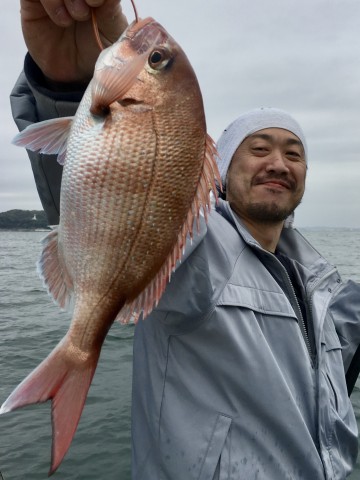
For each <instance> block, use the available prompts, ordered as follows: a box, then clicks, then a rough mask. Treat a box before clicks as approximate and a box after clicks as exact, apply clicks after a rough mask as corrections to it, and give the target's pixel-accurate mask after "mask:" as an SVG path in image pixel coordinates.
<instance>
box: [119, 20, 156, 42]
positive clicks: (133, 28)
mask: <svg viewBox="0 0 360 480" xmlns="http://www.w3.org/2000/svg"><path fill="white" fill-rule="evenodd" d="M151 23H157V22H156V21H155V20H154V19H153V18H152V17H146V18H144V19H141V18H140V19H139V20H138V21H137V22H136V21H134V22H133V23H131V24H130V25H129V27H128V29H127V31H126V37H127V38H130V39H131V38H133V37H134V36H135V35H136V34H137V33H138V32H139V31H140V30H142V29H143V28H144V27H146V26H147V25H150V24H151Z"/></svg>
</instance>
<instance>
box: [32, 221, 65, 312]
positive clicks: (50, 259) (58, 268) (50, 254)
mask: <svg viewBox="0 0 360 480" xmlns="http://www.w3.org/2000/svg"><path fill="white" fill-rule="evenodd" d="M42 243H43V251H42V253H41V256H40V259H39V261H38V263H37V269H38V273H39V275H40V278H41V279H42V281H43V283H44V286H45V288H46V289H47V291H48V292H49V294H50V295H51V296H52V297H53V299H54V301H55V302H56V303H57V304H58V305H59V307H60V308H61V309H63V310H66V309H68V307H69V304H70V300H71V297H72V293H73V282H72V280H71V278H70V276H69V275H68V273H67V271H66V270H65V266H62V265H61V264H60V260H59V255H58V230H57V229H56V228H55V229H54V230H53V231H51V232H50V233H49V234H48V235H47V236H46V237H45V238H44V239H43V241H42Z"/></svg>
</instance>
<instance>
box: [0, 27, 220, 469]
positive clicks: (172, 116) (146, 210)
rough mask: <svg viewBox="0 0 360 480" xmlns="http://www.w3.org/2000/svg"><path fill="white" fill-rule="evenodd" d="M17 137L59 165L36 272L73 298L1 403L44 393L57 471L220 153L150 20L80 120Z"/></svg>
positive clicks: (120, 46) (130, 34)
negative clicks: (103, 365)
mask: <svg viewBox="0 0 360 480" xmlns="http://www.w3.org/2000/svg"><path fill="white" fill-rule="evenodd" d="M15 143H16V144H18V145H22V146H26V147H27V148H28V149H32V150H37V151H41V152H43V153H47V154H49V153H52V154H57V155H58V160H59V161H60V162H61V163H63V164H64V170H63V178H62V189H61V206H60V211H61V215H60V223H59V226H58V228H57V229H55V230H54V231H52V232H51V233H50V234H49V235H48V236H47V237H46V238H45V240H44V249H43V253H42V256H41V259H40V261H39V270H40V274H41V276H42V278H43V280H44V283H45V285H46V287H47V289H48V291H49V292H50V294H51V295H52V297H53V298H54V300H55V301H56V302H57V303H58V305H59V306H60V307H62V308H67V307H68V306H69V304H70V300H71V301H72V304H73V316H72V321H71V325H70V328H69V331H68V333H67V334H66V336H65V337H64V338H63V339H62V340H61V341H60V343H59V344H58V345H57V347H56V348H55V349H54V350H53V351H52V352H51V353H50V355H49V356H48V357H47V358H46V359H45V360H44V361H43V362H42V363H41V364H40V365H39V366H38V367H37V368H36V369H35V370H34V371H33V372H32V373H31V374H30V375H29V376H28V377H27V378H26V379H25V380H24V381H23V382H22V383H21V384H20V385H19V386H18V387H17V388H16V389H15V390H14V392H13V393H12V394H11V395H10V396H9V398H8V399H7V400H6V402H5V403H4V404H3V406H2V409H1V413H5V412H8V411H11V410H14V409H16V408H18V407H22V406H24V405H27V404H32V403H37V402H44V401H46V400H48V399H51V401H52V419H53V450H52V466H51V470H50V473H52V472H54V471H55V470H56V468H57V467H58V466H59V464H60V463H61V461H62V459H63V457H64V455H65V453H66V451H67V450H68V448H69V446H70V443H71V440H72V438H73V435H74V433H75V430H76V427H77V424H78V422H79V419H80V415H81V412H82V409H83V406H84V403H85V400H86V396H87V392H88V389H89V387H90V384H91V380H92V378H93V375H94V372H95V368H96V365H97V362H98V358H99V354H100V350H101V347H102V344H103V341H104V338H105V336H106V334H107V332H108V330H109V328H110V326H111V325H112V323H113V322H114V321H115V319H116V318H118V319H119V320H121V321H123V322H127V321H129V320H130V319H131V318H135V319H137V317H138V316H139V315H142V316H144V317H145V316H146V315H147V314H148V313H149V312H150V311H151V310H152V308H154V306H155V305H156V303H157V302H158V301H159V299H160V297H161V295H162V293H163V291H164V289H165V287H166V284H167V282H168V280H169V277H170V276H171V272H172V270H173V268H174V267H175V264H176V262H177V261H178V260H179V259H180V258H181V255H182V250H183V247H184V243H185V238H186V236H187V235H189V234H192V228H193V224H194V223H195V224H196V219H197V218H198V217H199V214H200V211H201V210H203V211H205V212H206V210H208V209H209V208H210V198H209V193H210V190H211V189H212V190H215V183H214V181H215V179H217V180H218V173H217V167H216V163H215V156H216V152H215V148H214V145H213V142H212V140H211V139H210V137H209V136H208V135H207V133H206V125H205V116H204V108H203V102H202V96H201V92H200V89H199V86H198V82H197V79H196V76H195V74H194V72H193V69H192V67H191V65H190V63H189V61H188V59H187V58H186V55H185V54H184V52H183V51H182V50H181V48H180V47H179V45H178V44H177V43H176V42H175V41H174V40H173V39H172V38H171V37H170V36H169V34H168V33H167V32H166V31H165V30H164V28H163V27H162V26H161V25H159V24H158V23H157V22H156V21H154V20H153V19H151V18H147V19H145V20H140V21H139V22H136V23H134V24H132V25H130V26H129V27H128V29H127V30H126V31H125V32H124V34H123V35H122V36H121V38H120V39H119V40H118V41H117V42H116V43H115V44H114V45H112V46H111V47H110V48H108V49H106V50H104V51H103V52H102V53H101V54H100V57H99V59H98V61H97V63H96V66H95V72H94V76H93V79H92V81H91V83H90V84H89V87H88V89H87V91H86V93H85V95H84V97H83V100H82V102H81V104H80V106H79V108H78V111H77V113H76V115H75V117H71V118H61V119H54V120H49V121H45V122H42V123H38V124H34V125H32V126H31V127H28V128H27V129H26V130H25V131H24V132H21V133H20V134H19V135H18V136H17V138H16V139H15ZM145 321H146V320H145Z"/></svg>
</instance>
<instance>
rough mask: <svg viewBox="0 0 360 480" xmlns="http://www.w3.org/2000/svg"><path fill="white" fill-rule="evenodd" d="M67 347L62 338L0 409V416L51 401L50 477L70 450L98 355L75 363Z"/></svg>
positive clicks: (85, 356) (67, 344) (97, 353)
mask: <svg viewBox="0 0 360 480" xmlns="http://www.w3.org/2000/svg"><path fill="white" fill-rule="evenodd" d="M69 348H70V346H69V343H68V342H67V341H66V337H65V339H63V340H62V342H60V343H59V344H58V345H57V347H55V349H54V350H53V351H52V352H51V353H50V355H49V356H48V357H47V358H46V359H45V360H44V361H43V362H42V363H41V364H40V365H39V366H38V367H37V368H36V369H35V370H33V371H32V372H31V373H30V374H29V375H28V376H27V377H26V378H25V380H23V381H22V382H21V383H20V385H19V386H18V387H17V388H16V389H15V390H14V391H13V392H12V393H11V395H10V396H9V397H8V399H7V400H6V401H5V402H4V403H3V405H2V406H1V409H0V414H3V413H7V412H11V411H13V410H16V409H17V408H20V407H24V406H25V405H31V404H35V403H42V402H46V401H47V400H49V399H51V402H52V403H51V406H52V408H51V416H52V431H53V442H52V459H51V468H50V471H49V476H50V475H52V474H53V473H54V472H55V471H56V469H57V468H58V467H59V465H60V463H61V462H62V460H63V458H64V456H65V454H66V452H67V451H68V449H69V447H70V444H71V441H72V439H73V436H74V434H75V431H76V428H77V426H78V423H79V420H80V416H81V413H82V411H83V408H84V404H85V400H86V397H87V393H88V390H89V388H90V384H91V380H92V378H93V376H94V373H95V369H96V365H97V362H98V358H99V353H100V352H96V353H95V354H92V355H91V356H89V355H88V354H85V353H84V352H82V354H83V358H82V361H81V362H79V361H77V362H74V361H72V360H71V355H69V354H67V350H69ZM74 348H76V347H74ZM77 356H78V357H79V355H77Z"/></svg>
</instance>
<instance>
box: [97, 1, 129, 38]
mask: <svg viewBox="0 0 360 480" xmlns="http://www.w3.org/2000/svg"><path fill="white" fill-rule="evenodd" d="M87 1H88V2H89V1H90V0H87ZM94 1H95V0H94ZM95 14H96V20H97V23H98V26H99V30H100V34H101V35H102V37H103V40H105V44H106V45H108V44H109V43H114V42H115V41H116V40H117V39H118V38H119V36H120V34H121V33H122V32H123V31H124V30H125V28H126V27H127V25H128V22H127V19H126V17H125V15H124V14H123V12H122V9H121V4H120V2H119V0H106V1H104V2H103V5H102V6H101V7H99V8H97V9H96V10H95Z"/></svg>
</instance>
